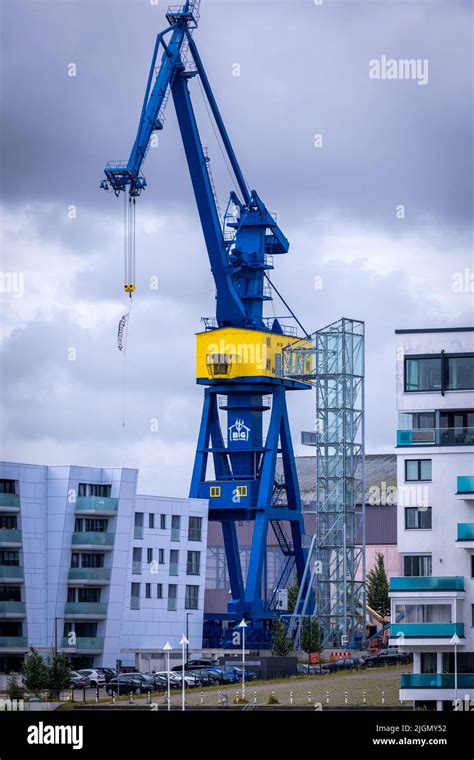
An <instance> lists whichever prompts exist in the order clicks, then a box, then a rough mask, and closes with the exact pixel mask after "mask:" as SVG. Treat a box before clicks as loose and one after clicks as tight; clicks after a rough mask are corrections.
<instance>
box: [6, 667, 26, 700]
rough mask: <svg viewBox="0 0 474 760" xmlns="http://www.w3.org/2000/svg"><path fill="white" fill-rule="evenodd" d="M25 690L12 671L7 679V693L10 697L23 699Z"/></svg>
mask: <svg viewBox="0 0 474 760" xmlns="http://www.w3.org/2000/svg"><path fill="white" fill-rule="evenodd" d="M24 693H25V690H24V688H23V686H20V684H19V683H18V681H17V676H16V675H14V674H13V673H12V675H11V676H9V677H8V681H7V695H8V697H9V699H23V695H24Z"/></svg>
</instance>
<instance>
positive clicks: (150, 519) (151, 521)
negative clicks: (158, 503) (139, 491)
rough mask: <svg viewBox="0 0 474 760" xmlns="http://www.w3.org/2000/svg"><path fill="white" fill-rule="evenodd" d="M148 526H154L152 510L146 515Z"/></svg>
mask: <svg viewBox="0 0 474 760" xmlns="http://www.w3.org/2000/svg"><path fill="white" fill-rule="evenodd" d="M148 527H149V528H154V527H155V514H154V512H150V514H149V515H148Z"/></svg>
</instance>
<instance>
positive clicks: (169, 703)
mask: <svg viewBox="0 0 474 760" xmlns="http://www.w3.org/2000/svg"><path fill="white" fill-rule="evenodd" d="M172 649H173V647H172V646H171V644H170V643H169V641H167V642H166V644H165V645H164V647H163V652H166V671H167V680H168V691H167V694H168V696H167V700H168V710H171V693H170V652H171V650H172Z"/></svg>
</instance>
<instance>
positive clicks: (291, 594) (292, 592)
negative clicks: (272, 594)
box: [288, 582, 300, 614]
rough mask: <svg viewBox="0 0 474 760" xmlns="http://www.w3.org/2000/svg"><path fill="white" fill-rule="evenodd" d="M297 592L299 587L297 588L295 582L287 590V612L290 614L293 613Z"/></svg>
mask: <svg viewBox="0 0 474 760" xmlns="http://www.w3.org/2000/svg"><path fill="white" fill-rule="evenodd" d="M299 590H300V587H299V586H298V583H297V582H295V583H293V585H292V586H290V588H289V589H288V612H289V613H290V614H291V613H293V612H294V611H295V606H296V600H297V598H298V592H299Z"/></svg>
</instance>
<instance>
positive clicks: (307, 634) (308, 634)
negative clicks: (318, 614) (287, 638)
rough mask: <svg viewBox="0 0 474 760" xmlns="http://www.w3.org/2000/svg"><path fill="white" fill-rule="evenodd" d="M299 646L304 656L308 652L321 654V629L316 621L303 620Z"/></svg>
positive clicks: (311, 619)
mask: <svg viewBox="0 0 474 760" xmlns="http://www.w3.org/2000/svg"><path fill="white" fill-rule="evenodd" d="M300 646H301V649H302V650H303V652H306V654H309V653H310V652H316V653H317V654H321V652H322V651H323V645H322V642H321V629H320V627H319V623H318V621H317V620H315V619H314V618H313V617H310V618H307V617H306V618H303V622H302V623H301V635H300Z"/></svg>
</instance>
